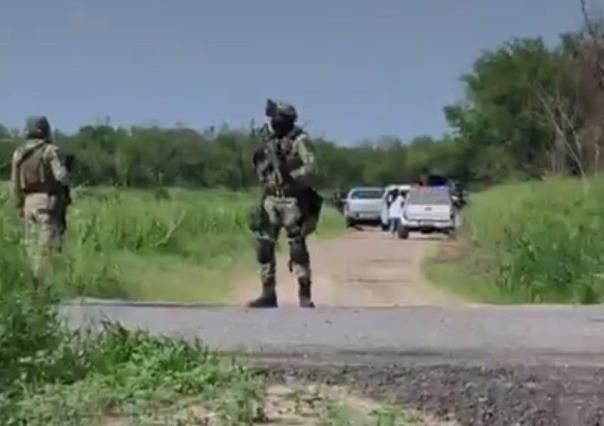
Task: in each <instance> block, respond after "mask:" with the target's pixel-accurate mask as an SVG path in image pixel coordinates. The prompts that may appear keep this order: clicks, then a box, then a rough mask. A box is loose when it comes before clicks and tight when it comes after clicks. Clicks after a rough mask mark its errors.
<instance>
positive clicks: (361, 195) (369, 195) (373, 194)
mask: <svg viewBox="0 0 604 426" xmlns="http://www.w3.org/2000/svg"><path fill="white" fill-rule="evenodd" d="M382 194H383V191H382V190H379V189H358V190H356V191H353V192H352V193H351V194H350V198H352V199H353V200H372V199H377V198H382Z"/></svg>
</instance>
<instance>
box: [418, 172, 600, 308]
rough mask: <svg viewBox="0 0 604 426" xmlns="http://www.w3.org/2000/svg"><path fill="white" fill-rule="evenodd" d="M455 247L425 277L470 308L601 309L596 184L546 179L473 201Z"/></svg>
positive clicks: (488, 193) (432, 263) (500, 189)
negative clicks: (471, 302)
mask: <svg viewBox="0 0 604 426" xmlns="http://www.w3.org/2000/svg"><path fill="white" fill-rule="evenodd" d="M462 238H463V244H462V245H460V246H456V247H454V248H450V247H449V248H448V249H446V250H444V251H441V253H440V256H437V257H436V258H435V259H434V260H432V261H430V262H429V264H428V265H427V272H428V275H429V276H430V277H431V278H433V279H434V280H435V281H437V282H443V283H445V282H446V283H447V284H446V285H447V286H449V287H450V288H452V289H453V290H454V291H457V292H460V293H462V294H464V295H465V296H467V297H470V298H472V299H475V300H483V301H489V302H512V303H513V302H531V303H541V302H549V303H585V304H587V303H598V302H602V301H604V274H603V272H604V270H603V269H602V265H603V264H604V263H603V260H604V179H602V178H597V179H593V180H590V181H589V182H587V184H584V183H582V182H581V181H579V180H574V179H563V178H552V179H547V180H546V181H543V182H529V183H520V184H509V185H504V186H499V187H496V188H492V189H490V190H487V191H485V192H482V193H480V194H477V195H476V196H475V197H474V198H473V199H472V203H471V206H470V207H469V209H468V211H467V212H466V215H465V221H464V229H463V232H462Z"/></svg>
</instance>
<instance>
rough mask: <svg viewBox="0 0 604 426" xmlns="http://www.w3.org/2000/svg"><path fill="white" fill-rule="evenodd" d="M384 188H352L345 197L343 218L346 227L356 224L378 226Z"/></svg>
mask: <svg viewBox="0 0 604 426" xmlns="http://www.w3.org/2000/svg"><path fill="white" fill-rule="evenodd" d="M383 194H384V188H377V187H357V188H352V189H351V190H350V191H349V192H348V195H347V197H346V204H345V206H344V217H345V218H346V225H347V226H355V225H357V224H360V223H363V224H379V223H380V222H381V209H382V196H383Z"/></svg>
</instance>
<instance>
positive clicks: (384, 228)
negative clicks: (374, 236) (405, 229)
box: [381, 222, 390, 232]
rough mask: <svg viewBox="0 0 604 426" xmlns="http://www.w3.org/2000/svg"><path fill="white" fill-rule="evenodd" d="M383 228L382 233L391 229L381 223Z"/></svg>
mask: <svg viewBox="0 0 604 426" xmlns="http://www.w3.org/2000/svg"><path fill="white" fill-rule="evenodd" d="M381 227H382V231H384V232H386V231H387V230H388V229H390V227H389V226H388V225H387V224H386V225H384V223H383V222H382V223H381Z"/></svg>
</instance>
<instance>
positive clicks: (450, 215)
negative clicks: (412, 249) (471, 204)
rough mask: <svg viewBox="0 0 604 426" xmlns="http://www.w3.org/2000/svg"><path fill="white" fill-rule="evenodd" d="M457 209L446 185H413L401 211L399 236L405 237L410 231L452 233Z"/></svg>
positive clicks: (451, 234)
mask: <svg viewBox="0 0 604 426" xmlns="http://www.w3.org/2000/svg"><path fill="white" fill-rule="evenodd" d="M456 215H457V209H456V208H455V206H454V203H453V200H452V198H451V194H450V192H449V188H448V187H446V186H445V187H425V186H424V187H422V186H418V187H413V188H412V189H411V190H410V191H409V193H408V194H407V199H406V200H405V203H404V205H403V208H402V211H401V225H400V227H399V230H398V236H399V238H402V239H406V238H408V237H409V233H410V232H421V233H423V234H429V233H433V232H438V233H443V234H447V235H450V236H453V235H454V232H455V228H456V226H455V225H456V223H457V221H456Z"/></svg>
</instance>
